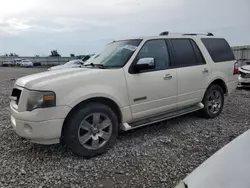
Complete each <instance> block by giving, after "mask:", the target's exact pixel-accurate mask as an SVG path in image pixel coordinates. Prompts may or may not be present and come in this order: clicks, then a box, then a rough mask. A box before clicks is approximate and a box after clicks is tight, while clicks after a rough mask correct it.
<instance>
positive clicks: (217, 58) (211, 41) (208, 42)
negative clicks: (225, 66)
mask: <svg viewBox="0 0 250 188" xmlns="http://www.w3.org/2000/svg"><path fill="white" fill-rule="evenodd" d="M201 41H202V42H203V44H204V45H205V47H206V48H207V51H208V53H209V54H210V56H211V58H212V60H213V61H214V62H215V63H218V62H224V61H232V60H235V57H234V54H233V52H232V50H231V48H230V46H229V44H228V43H227V41H226V40H225V39H223V38H202V39H201Z"/></svg>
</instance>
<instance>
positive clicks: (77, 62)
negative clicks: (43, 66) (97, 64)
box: [48, 59, 84, 71]
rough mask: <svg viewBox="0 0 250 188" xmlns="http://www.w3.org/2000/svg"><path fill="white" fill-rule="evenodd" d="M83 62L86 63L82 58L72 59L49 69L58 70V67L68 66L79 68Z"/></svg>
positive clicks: (64, 67)
mask: <svg viewBox="0 0 250 188" xmlns="http://www.w3.org/2000/svg"><path fill="white" fill-rule="evenodd" d="M83 64H84V62H83V61H82V60H80V59H77V60H71V61H69V62H67V63H65V64H63V65H57V66H54V67H51V68H49V69H48V71H51V70H58V69H66V68H78V67H81V66H82V65H83Z"/></svg>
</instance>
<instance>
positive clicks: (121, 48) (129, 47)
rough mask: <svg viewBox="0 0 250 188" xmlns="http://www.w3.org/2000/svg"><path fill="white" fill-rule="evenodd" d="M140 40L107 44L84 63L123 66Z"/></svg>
mask: <svg viewBox="0 0 250 188" xmlns="http://www.w3.org/2000/svg"><path fill="white" fill-rule="evenodd" d="M141 41H142V40H139V39H135V40H123V41H117V42H112V43H110V44H108V45H107V46H106V48H105V49H104V50H103V51H102V52H101V53H100V54H97V55H95V56H94V57H93V58H91V59H90V60H88V62H87V63H85V65H89V64H94V65H95V64H96V65H103V66H105V67H123V66H124V65H125V64H126V63H127V61H128V60H129V58H130V57H131V56H132V55H133V53H134V51H135V50H136V48H137V47H138V46H139V44H140V43H141Z"/></svg>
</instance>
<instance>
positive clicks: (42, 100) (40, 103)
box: [26, 91, 56, 111]
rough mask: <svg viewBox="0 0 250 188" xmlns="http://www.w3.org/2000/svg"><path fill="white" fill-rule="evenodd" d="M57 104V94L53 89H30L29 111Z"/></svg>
mask: <svg viewBox="0 0 250 188" xmlns="http://www.w3.org/2000/svg"><path fill="white" fill-rule="evenodd" d="M53 106H56V94H55V93H54V92H52V91H30V92H29V98H28V102H27V108H26V110H27V111H32V110H34V109H36V108H49V107H53Z"/></svg>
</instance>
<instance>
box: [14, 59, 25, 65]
mask: <svg viewBox="0 0 250 188" xmlns="http://www.w3.org/2000/svg"><path fill="white" fill-rule="evenodd" d="M23 60H25V59H14V64H15V65H16V66H20V64H21V63H22V61H23Z"/></svg>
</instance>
